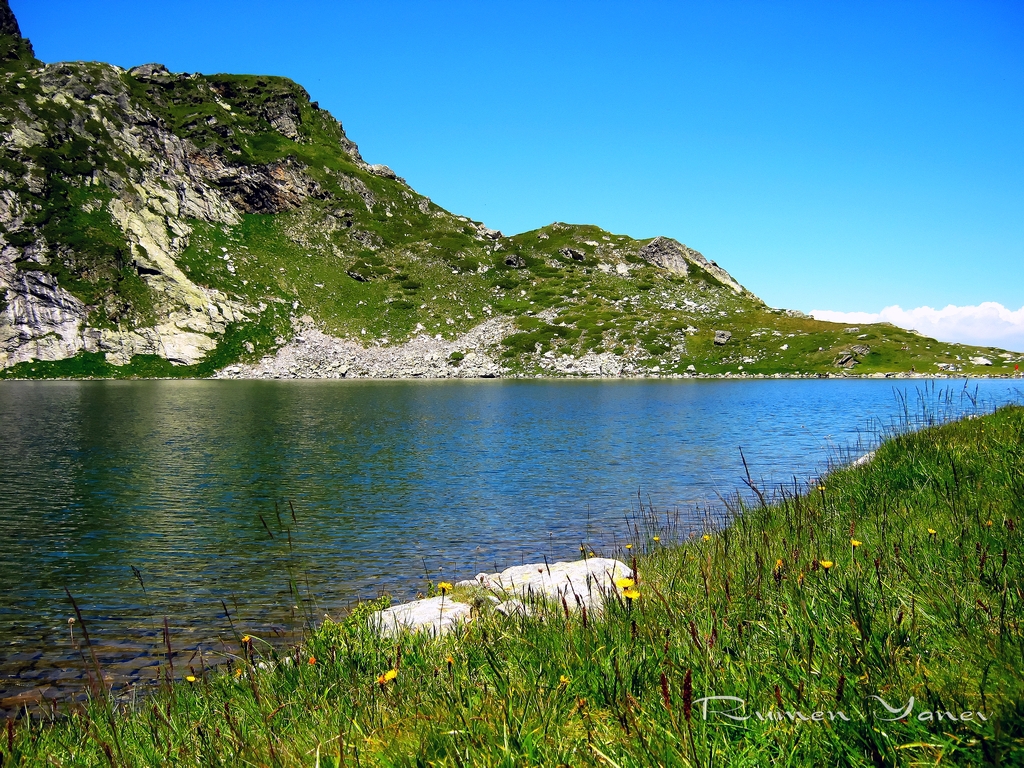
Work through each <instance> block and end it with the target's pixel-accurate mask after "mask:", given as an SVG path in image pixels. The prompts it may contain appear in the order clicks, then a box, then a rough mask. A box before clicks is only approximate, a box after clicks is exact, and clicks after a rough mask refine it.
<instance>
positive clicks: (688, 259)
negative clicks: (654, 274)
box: [640, 237, 743, 293]
mask: <svg viewBox="0 0 1024 768" xmlns="http://www.w3.org/2000/svg"><path fill="white" fill-rule="evenodd" d="M640 258H642V259H643V260H644V261H647V262H649V263H651V264H654V265H655V266H657V267H661V268H663V269H667V270H668V271H669V272H675V273H677V274H680V275H687V274H689V271H690V266H691V265H694V266H697V267H699V268H700V269H703V270H704V271H705V272H707V273H708V274H709V275H711V276H713V277H714V278H715V279H716V280H718V281H719V282H720V283H722V284H723V285H727V286H728V287H729V288H731V289H732V290H733V291H734V292H736V293H742V292H743V286H742V285H740V284H739V283H738V282H736V280H735V279H733V276H732V275H730V274H729V273H728V272H726V271H725V270H724V269H722V268H721V267H720V266H718V264H716V263H715V262H713V261H708V260H707V259H706V258H704V255H703V254H702V253H700V252H699V251H695V250H693V248H687V247H686V246H685V245H683V244H682V243H680V242H677V241H676V240H673V239H672V238H670V237H656V238H654V239H653V240H651V242H649V243H647V245H645V246H644V247H643V248H641V249H640Z"/></svg>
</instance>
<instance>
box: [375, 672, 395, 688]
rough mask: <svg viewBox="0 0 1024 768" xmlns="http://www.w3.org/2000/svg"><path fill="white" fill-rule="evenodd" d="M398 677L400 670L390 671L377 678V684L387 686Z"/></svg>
mask: <svg viewBox="0 0 1024 768" xmlns="http://www.w3.org/2000/svg"><path fill="white" fill-rule="evenodd" d="M396 677H398V670H397V669H389V670H388V671H387V672H385V673H384V674H383V675H381V676H380V677H378V678H377V683H378V684H379V685H381V686H385V685H387V684H388V683H390V682H391V681H392V680H394V679H395V678H396Z"/></svg>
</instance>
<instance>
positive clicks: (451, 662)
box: [445, 656, 455, 667]
mask: <svg viewBox="0 0 1024 768" xmlns="http://www.w3.org/2000/svg"><path fill="white" fill-rule="evenodd" d="M445 661H446V662H448V666H449V667H450V666H451V665H452V664H454V663H455V659H453V658H452V657H451V656H449V657H448V658H447V659H445Z"/></svg>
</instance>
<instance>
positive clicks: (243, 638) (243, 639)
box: [242, 635, 252, 643]
mask: <svg viewBox="0 0 1024 768" xmlns="http://www.w3.org/2000/svg"><path fill="white" fill-rule="evenodd" d="M250 640H252V638H251V637H249V636H248V635H243V636H242V642H243V643H248V642H249V641H250Z"/></svg>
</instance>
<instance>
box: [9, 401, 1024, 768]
mask: <svg viewBox="0 0 1024 768" xmlns="http://www.w3.org/2000/svg"><path fill="white" fill-rule="evenodd" d="M1022 446H1024V409H1022V408H1020V407H1007V408H1004V409H1002V410H1000V411H997V412H996V413H994V414H991V415H988V416H985V417H982V418H976V419H969V420H963V421H960V422H957V423H953V424H948V425H945V426H940V427H933V428H930V429H927V430H925V431H923V432H920V433H916V434H906V435H901V436H897V437H895V438H893V439H891V440H889V441H888V442H886V443H885V444H883V445H882V447H881V448H880V449H879V450H878V452H877V455H876V456H875V459H874V461H873V462H872V463H871V464H869V465H868V466H865V467H860V468H848V469H841V470H838V471H835V472H832V473H830V474H829V475H827V476H826V477H825V478H824V479H823V480H822V481H821V484H820V486H818V487H812V488H811V489H809V490H808V491H807V492H805V493H802V494H799V495H794V494H793V493H792V492H789V493H783V494H780V493H779V492H776V493H775V495H774V500H767V499H766V503H765V504H764V505H761V504H755V505H754V506H752V507H749V508H742V509H741V508H740V507H738V506H735V505H734V508H733V509H732V512H733V514H734V515H735V518H734V521H733V524H732V525H731V526H729V527H727V528H724V529H722V530H719V531H716V530H712V529H708V530H707V532H706V533H705V534H703V535H698V536H696V537H695V538H693V539H690V538H689V537H687V539H686V540H685V541H679V540H671V539H673V537H674V536H678V535H679V534H681V533H685V531H677V530H676V529H675V528H674V526H669V525H665V524H661V523H659V521H661V520H662V518H661V517H660V516H658V515H655V514H650V513H648V514H646V515H645V516H644V518H643V519H644V521H645V524H644V525H643V526H642V527H641V528H639V529H638V530H639V537H638V538H637V539H635V540H634V541H633V542H632V550H631V552H628V553H627V552H621V553H619V554H621V555H627V556H628V555H632V554H633V553H637V554H636V559H635V565H636V569H637V571H638V574H639V575H638V589H639V591H640V593H641V596H640V597H639V599H637V600H635V601H633V602H628V601H624V600H623V599H622V598H621V597H618V598H613V599H612V600H611V601H610V603H609V605H608V608H607V610H606V612H605V615H604V616H603V617H601V618H595V617H593V616H591V617H589V619H588V620H586V621H584V620H583V617H582V616H580V615H579V614H575V613H573V614H566V613H565V612H563V610H562V608H561V606H552V607H551V608H550V609H548V610H545V611H543V612H542V613H541V614H540V615H537V616H534V617H531V618H516V619H506V618H503V617H500V616H497V615H493V614H486V613H485V614H481V615H479V616H478V618H477V620H476V621H474V622H473V623H471V624H470V625H468V626H467V627H466V628H465V629H464V630H463V631H460V632H458V633H456V634H453V635H449V636H447V637H445V638H442V639H441V640H431V639H429V638H426V637H423V636H412V637H409V636H406V637H403V638H401V639H399V640H394V639H390V640H382V639H380V638H377V637H376V636H374V635H373V634H372V633H371V632H369V631H368V630H367V628H366V622H365V619H366V615H367V613H368V612H369V611H370V610H373V609H375V608H379V607H380V605H381V604H382V603H380V602H378V603H367V604H364V605H363V606H362V607H361V608H359V609H357V610H356V611H355V613H354V614H353V615H351V616H349V617H348V618H344V619H339V620H338V621H325V622H323V623H322V624H321V625H320V626H318V627H316V628H315V629H313V630H312V631H311V632H309V633H308V635H307V639H306V640H305V641H304V643H303V644H302V645H301V646H300V647H294V648H276V649H275V648H274V647H273V646H271V645H269V644H267V643H264V642H263V641H260V640H255V641H253V642H252V644H251V645H250V644H246V643H240V644H236V646H235V648H234V651H235V653H234V656H233V657H232V660H231V665H230V666H229V667H227V668H224V667H221V668H220V671H214V670H211V669H204V668H198V667H196V668H193V669H182V666H183V665H184V662H183V661H180V660H179V661H178V662H177V666H176V668H175V669H176V674H177V675H178V676H179V677H181V676H182V675H189V676H191V677H193V678H194V680H192V681H186V680H179V681H178V682H175V683H174V684H173V685H167V684H165V685H164V686H163V687H162V688H161V690H160V691H159V692H156V693H154V695H153V696H152V697H146V698H141V699H138V700H136V701H133V702H116V703H110V702H108V701H107V700H106V699H104V698H102V697H100V698H97V699H96V700H94V701H93V702H92V703H91V704H90V705H88V706H87V707H85V708H83V709H80V710H75V711H74V712H73V713H72V714H71V715H70V716H67V717H61V718H58V719H57V720H56V721H55V722H52V723H50V722H47V723H40V722H35V723H32V724H29V723H28V722H25V721H22V722H19V723H18V724H16V725H14V726H12V729H11V731H10V737H9V741H7V742H6V743H4V744H3V749H4V754H5V759H4V762H3V765H28V764H43V763H44V762H46V763H47V764H50V765H108V764H110V765H154V764H158V763H170V762H173V763H175V764H178V765H317V764H319V765H331V766H336V765H453V766H460V765H508V766H512V765H595V766H596V765H620V766H639V765H655V764H660V765H703V766H710V765H726V764H727V765H748V766H755V765H769V764H786V765H795V766H804V765H806V766H818V765H908V766H909V765H919V764H925V763H927V764H955V765H1019V764H1020V761H1021V758H1022V755H1024V680H1022V678H1021V675H1020V662H1021V659H1022V658H1024V627H1022V620H1024V594H1022V592H1021V587H1020V585H1021V579H1022V576H1024V560H1022V558H1024V547H1022V543H1021V529H1020V525H1021V517H1022V513H1024V447H1022ZM655 536H657V537H658V538H659V539H660V541H656V540H655V538H654V537H655ZM853 540H856V541H857V542H859V544H858V545H857V546H853V543H852V542H853ZM826 562H830V563H832V566H831V567H830V568H827V569H826V567H825V563H826ZM284 657H289V658H291V659H293V661H292V662H291V663H284V662H283V658H284ZM260 661H269V662H271V664H272V665H273V669H272V670H270V671H267V670H262V669H260V668H259V667H258V666H257V665H256V664H257V662H260ZM391 669H394V670H397V676H396V677H395V678H394V679H393V680H391V681H384V682H379V678H380V676H381V675H383V674H384V673H385V672H387V671H388V670H391ZM712 695H713V696H734V697H738V698H740V699H742V700H744V702H745V705H744V706H745V708H744V710H743V712H744V714H745V715H749V716H750V719H748V720H745V721H742V722H741V721H736V720H730V719H729V718H726V717H724V716H723V715H722V714H717V715H716V714H715V707H716V706H718V707H723V706H724V705H723V704H721V703H719V704H713V703H712V704H711V705H710V706H711V711H710V713H709V717H708V719H707V720H705V719H704V717H703V716H702V715H703V713H702V709H701V704H700V700H701V698H702V697H706V696H712ZM873 696H879V697H881V698H883V699H885V700H886V702H888V703H889V704H890V705H891V706H893V707H894V708H899V709H901V710H902V709H903V708H905V707H906V705H907V704H908V703H909V700H910V697H913V698H914V707H913V709H912V711H911V713H910V716H909V717H907V718H905V719H902V720H897V719H892V718H893V715H890V714H889V713H888V712H887V711H886V710H885V709H884V708H883V707H882V705H881V704H880V703H878V701H877V700H875V699H873V698H872V697H873ZM798 712H799V713H802V714H803V716H805V717H807V718H811V717H813V716H814V713H815V712H820V713H823V714H822V715H820V717H821V718H823V720H822V721H814V720H808V721H804V720H802V719H801V717H800V715H798V714H797V713H798ZM839 712H842V713H843V715H844V716H845V717H846V718H849V719H848V720H846V719H843V717H840V716H839V715H838V714H837V713H839ZM964 712H972V713H978V712H980V713H982V715H983V717H984V718H985V719H984V720H982V719H980V717H979V716H978V715H976V714H975V715H974V716H973V719H971V720H964V719H961V716H962V714H963V713H964ZM757 713H760V716H759V715H758V714H757ZM787 713H788V714H787ZM829 713H831V714H829ZM939 713H941V715H940V714H939ZM947 713H949V714H947ZM734 714H738V713H734Z"/></svg>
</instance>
